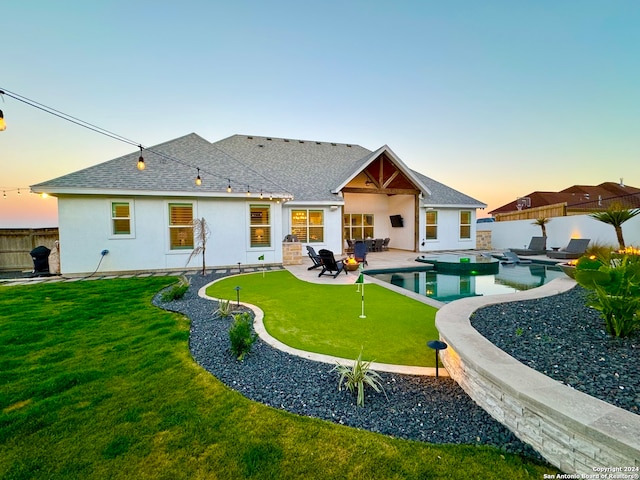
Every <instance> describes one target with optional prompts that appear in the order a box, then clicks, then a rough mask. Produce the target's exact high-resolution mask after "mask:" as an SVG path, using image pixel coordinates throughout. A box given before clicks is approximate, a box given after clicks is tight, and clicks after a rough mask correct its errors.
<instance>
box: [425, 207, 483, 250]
mask: <svg viewBox="0 0 640 480" xmlns="http://www.w3.org/2000/svg"><path fill="white" fill-rule="evenodd" d="M427 211H436V212H437V213H438V238H437V239H435V240H426V238H425V236H426V213H427ZM462 211H468V212H471V235H470V238H460V212H462ZM419 238H420V248H419V249H420V251H421V252H430V251H439V250H466V249H473V248H476V210H475V209H473V208H462V209H457V208H434V209H433V210H426V209H424V208H421V209H420V235H419ZM423 243H424V245H423Z"/></svg>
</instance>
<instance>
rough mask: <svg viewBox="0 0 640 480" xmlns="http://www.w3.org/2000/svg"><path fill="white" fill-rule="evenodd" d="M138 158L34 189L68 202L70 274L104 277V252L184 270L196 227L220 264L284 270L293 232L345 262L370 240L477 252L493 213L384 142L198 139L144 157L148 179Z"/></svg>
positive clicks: (66, 267)
mask: <svg viewBox="0 0 640 480" xmlns="http://www.w3.org/2000/svg"><path fill="white" fill-rule="evenodd" d="M140 155H141V153H140V152H134V153H131V154H129V155H125V156H123V157H120V158H116V159H114V160H110V161H107V162H104V163H101V164H99V165H95V166H93V167H89V168H86V169H84V170H80V171H77V172H74V173H70V174H68V175H65V176H62V177H59V178H56V179H53V180H49V181H46V182H43V183H39V184H37V185H33V186H32V187H31V190H32V191H33V192H35V193H43V192H46V193H47V194H49V195H53V196H56V197H57V198H58V222H59V229H60V258H61V270H62V273H67V274H71V273H75V274H77V273H87V272H92V271H94V269H95V268H96V267H97V265H98V262H99V261H100V258H101V252H102V251H103V250H108V251H109V253H108V254H107V255H106V256H105V257H104V258H103V259H102V264H101V266H100V270H101V271H140V270H166V269H181V268H184V267H185V266H186V261H187V258H188V256H189V254H190V252H191V251H192V250H193V247H194V239H193V230H192V226H191V222H192V219H193V218H205V219H206V221H207V223H208V225H209V227H210V229H211V236H210V239H209V241H208V243H207V249H206V255H207V256H206V263H207V266H211V267H215V266H233V265H237V264H238V263H240V264H242V265H256V264H260V263H261V262H264V263H266V264H280V263H282V261H283V254H282V249H283V239H284V237H285V236H286V235H289V234H294V235H295V236H296V237H297V239H298V240H299V241H300V242H302V244H303V245H312V246H314V248H316V250H319V249H321V248H327V249H329V250H332V251H334V252H336V254H337V255H339V254H340V253H341V252H342V251H343V248H344V246H345V240H346V239H347V238H353V239H357V238H366V237H372V238H385V237H389V238H390V239H391V242H390V245H389V246H390V248H395V249H404V250H409V251H433V250H450V249H468V248H475V245H476V240H475V234H476V232H475V228H476V209H477V208H484V207H486V205H485V204H483V203H482V202H479V201H478V200H475V199H473V198H471V197H469V196H467V195H465V194H463V193H460V192H458V191H456V190H454V189H452V188H450V187H447V186H446V185H443V184H441V183H438V182H436V181H434V180H432V179H430V178H429V177H426V176H424V175H422V174H420V173H418V172H415V171H413V170H411V169H409V168H408V167H407V166H406V165H405V164H404V163H403V162H402V161H401V160H400V159H399V158H398V157H397V156H396V154H395V153H394V152H393V151H392V150H391V149H390V148H389V147H388V146H386V145H385V146H382V147H380V148H379V149H378V150H376V151H375V152H372V151H370V150H367V149H365V148H363V147H360V146H358V145H350V144H339V143H327V142H316V141H303V140H292V139H283V138H271V137H257V136H247V135H234V136H231V137H229V138H225V139H223V140H220V141H218V142H214V143H210V142H208V141H207V140H205V139H203V138H202V137H200V136H198V135H196V134H189V135H186V136H184V137H181V138H177V139H175V140H171V141H169V142H166V143H163V144H160V145H157V146H154V147H150V148H148V149H146V150H144V151H143V152H142V155H143V156H144V163H145V165H146V168H145V169H144V170H142V171H140V170H138V169H137V168H136V164H137V162H138V157H139V156H140ZM196 168H197V169H198V170H196ZM198 174H199V175H200V178H201V180H202V181H201V184H200V185H196V183H195V182H194V180H195V178H196V175H198ZM391 216H394V217H395V218H396V219H397V218H399V217H400V218H402V220H403V221H402V227H397V226H393V225H392V223H391V220H390V217H391ZM398 216H399V217H398ZM199 262H200V260H199V259H195V260H193V261H192V265H191V266H192V267H195V266H197V265H198V264H199Z"/></svg>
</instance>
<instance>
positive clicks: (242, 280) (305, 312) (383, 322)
mask: <svg viewBox="0 0 640 480" xmlns="http://www.w3.org/2000/svg"><path fill="white" fill-rule="evenodd" d="M237 286H239V287H240V299H241V301H243V302H248V303H251V304H254V305H257V306H259V307H260V308H261V309H262V310H263V311H264V314H265V318H264V323H265V328H266V329H267V331H268V332H269V333H270V334H271V335H272V336H273V337H275V338H277V339H278V340H280V341H281V342H283V343H285V344H287V345H289V346H291V347H295V348H299V349H302V350H306V351H309V352H316V353H324V354H328V355H334V356H338V357H342V358H350V359H352V358H356V357H357V356H358V353H360V349H361V348H363V349H364V350H363V358H364V359H365V360H374V361H376V362H382V363H393V364H400V365H417V366H427V367H435V355H434V354H433V351H432V350H429V349H428V347H427V346H426V345H427V341H429V340H435V339H438V338H439V336H438V332H437V330H436V327H435V314H436V309H435V308H434V307H431V306H429V305H426V304H423V303H420V302H416V301H415V300H412V299H410V298H408V297H405V296H403V295H400V294H398V293H395V292H392V291H391V290H388V289H386V288H383V287H380V286H378V285H373V284H367V285H366V286H365V295H364V297H365V315H366V317H367V318H359V316H360V314H361V293H359V292H358V288H357V286H356V285H321V284H315V283H308V282H304V281H302V280H299V279H297V278H296V277H295V276H293V275H292V274H291V273H289V272H288V271H286V270H281V271H276V272H269V273H267V274H266V275H264V276H263V275H262V273H255V274H249V275H241V276H234V277H228V278H224V279H222V280H220V281H218V282H216V283H214V284H213V285H211V286H210V287H208V288H207V294H208V295H210V296H212V297H216V298H228V299H233V300H234V301H235V299H236V291H235V287H237ZM360 288H362V287H360Z"/></svg>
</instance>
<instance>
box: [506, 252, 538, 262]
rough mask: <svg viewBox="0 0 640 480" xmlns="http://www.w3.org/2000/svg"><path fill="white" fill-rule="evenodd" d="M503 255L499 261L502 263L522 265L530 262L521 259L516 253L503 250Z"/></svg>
mask: <svg viewBox="0 0 640 480" xmlns="http://www.w3.org/2000/svg"><path fill="white" fill-rule="evenodd" d="M503 255H504V256H503V260H500V263H501V264H503V265H524V264H527V263H531V260H523V259H521V258H520V257H519V256H518V254H516V253H513V252H504V254H503Z"/></svg>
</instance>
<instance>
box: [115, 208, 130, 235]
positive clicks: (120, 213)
mask: <svg viewBox="0 0 640 480" xmlns="http://www.w3.org/2000/svg"><path fill="white" fill-rule="evenodd" d="M131 227H132V219H131V204H130V203H129V202H123V201H118V202H111V235H114V236H121V235H131V232H132V228H131Z"/></svg>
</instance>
